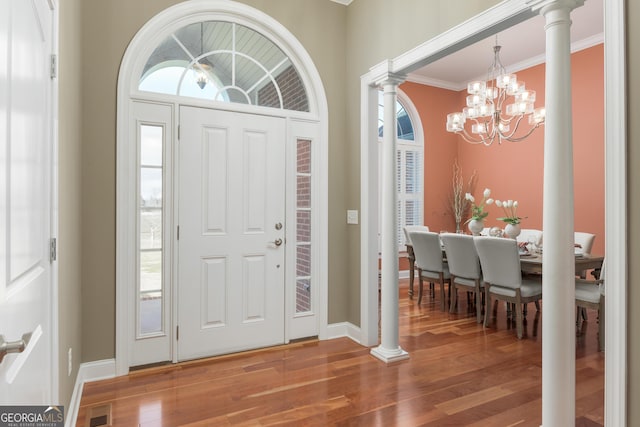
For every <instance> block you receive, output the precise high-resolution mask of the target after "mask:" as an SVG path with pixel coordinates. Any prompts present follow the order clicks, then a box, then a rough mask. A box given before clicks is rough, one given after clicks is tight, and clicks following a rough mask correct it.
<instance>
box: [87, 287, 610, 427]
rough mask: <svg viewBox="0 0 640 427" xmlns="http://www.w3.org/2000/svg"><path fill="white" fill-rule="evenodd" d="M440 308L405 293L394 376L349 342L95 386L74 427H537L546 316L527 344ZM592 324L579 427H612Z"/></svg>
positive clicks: (168, 369) (579, 355)
mask: <svg viewBox="0 0 640 427" xmlns="http://www.w3.org/2000/svg"><path fill="white" fill-rule="evenodd" d="M436 295H439V293H436ZM437 298H438V297H436V301H434V300H433V298H431V297H430V296H428V295H427V296H426V297H425V298H424V299H423V302H422V305H421V306H418V305H417V302H416V300H413V301H411V300H409V299H408V298H407V283H406V281H402V282H401V289H400V301H401V303H400V304H401V308H400V317H401V319H400V329H401V333H400V335H401V338H400V345H401V346H402V348H404V349H405V350H407V351H408V352H409V354H410V359H409V360H406V361H402V362H398V363H395V364H391V365H389V366H387V365H385V364H384V363H382V362H380V361H378V360H377V359H375V358H374V357H372V356H371V355H370V354H369V349H368V348H365V347H362V346H360V345H358V344H356V343H355V342H353V341H351V340H350V339H347V338H340V339H335V340H329V341H317V340H311V341H305V342H299V343H294V344H290V345H287V346H280V347H275V348H270V349H265V350H259V351H252V352H247V353H243V354H237V355H231V356H224V357H218V358H211V359H206V360H198V361H192V362H185V363H180V364H177V365H170V366H165V367H156V368H149V369H145V370H141V371H136V372H133V373H131V374H130V375H128V376H126V377H119V378H115V379H111V380H105V381H99V382H94V383H89V384H86V385H85V387H84V390H83V395H82V401H81V406H80V410H79V414H78V420H77V426H78V427H85V426H88V425H90V424H89V414H90V413H91V410H92V408H96V407H98V408H99V407H103V406H105V405H110V407H109V406H108V409H109V410H110V414H111V419H112V425H114V426H143V427H150V426H170V427H174V426H190V427H194V426H230V425H242V426H271V425H279V426H329V425H331V426H422V425H429V426H482V427H486V426H500V427H502V426H536V427H538V426H539V425H540V423H541V376H542V370H541V342H542V341H541V333H542V332H541V329H542V322H541V316H542V315H543V313H538V314H536V311H535V308H534V307H533V304H530V307H529V314H528V319H527V323H526V326H525V337H524V339H522V340H518V339H517V338H516V334H515V333H516V331H515V324H514V322H511V321H508V320H507V318H506V314H505V312H504V309H503V304H497V305H496V306H495V307H494V310H495V311H496V315H497V317H496V319H494V321H493V322H492V324H491V325H490V326H489V327H488V328H483V327H482V325H478V324H477V323H476V322H475V311H474V309H473V308H470V307H467V302H466V297H464V293H462V292H461V293H460V298H459V300H460V302H459V308H458V312H457V313H455V314H450V313H444V312H441V311H440V309H439V307H440V304H439V301H437ZM542 312H544V307H543V308H542ZM588 315H589V322H586V323H585V324H584V325H583V329H582V331H581V333H580V334H579V335H578V336H577V337H576V426H585V427H591V426H602V425H603V424H604V353H600V352H598V351H597V335H596V333H597V329H598V328H597V323H596V318H597V313H596V312H595V311H591V310H590V311H589V312H588ZM102 409H104V408H102ZM98 425H99V424H98Z"/></svg>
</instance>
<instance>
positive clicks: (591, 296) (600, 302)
mask: <svg viewBox="0 0 640 427" xmlns="http://www.w3.org/2000/svg"><path fill="white" fill-rule="evenodd" d="M604 296H605V288H604V262H603V263H602V268H601V269H600V277H599V279H598V280H586V279H581V278H576V309H577V310H578V315H577V318H576V322H577V325H578V330H580V326H581V322H580V314H579V312H580V311H582V310H583V309H585V308H592V309H595V310H598V348H599V349H600V351H604ZM585 320H586V316H585Z"/></svg>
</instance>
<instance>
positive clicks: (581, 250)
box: [573, 231, 596, 279]
mask: <svg viewBox="0 0 640 427" xmlns="http://www.w3.org/2000/svg"><path fill="white" fill-rule="evenodd" d="M573 236H574V237H573V241H574V250H575V253H576V255H589V254H591V248H592V247H593V241H594V240H595V239H596V235H595V234H591V233H584V232H581V231H576V232H574V233H573ZM576 276H578V277H581V278H583V279H585V278H586V277H587V272H586V271H576Z"/></svg>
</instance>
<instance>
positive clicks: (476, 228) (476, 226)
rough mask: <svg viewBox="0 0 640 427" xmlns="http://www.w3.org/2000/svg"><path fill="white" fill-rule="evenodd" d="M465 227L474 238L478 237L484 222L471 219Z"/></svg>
mask: <svg viewBox="0 0 640 427" xmlns="http://www.w3.org/2000/svg"><path fill="white" fill-rule="evenodd" d="M467 227H469V231H470V232H471V234H473V235H474V236H479V235H480V232H481V231H482V229H483V228H484V221H482V220H481V219H472V220H471V221H469V225H467Z"/></svg>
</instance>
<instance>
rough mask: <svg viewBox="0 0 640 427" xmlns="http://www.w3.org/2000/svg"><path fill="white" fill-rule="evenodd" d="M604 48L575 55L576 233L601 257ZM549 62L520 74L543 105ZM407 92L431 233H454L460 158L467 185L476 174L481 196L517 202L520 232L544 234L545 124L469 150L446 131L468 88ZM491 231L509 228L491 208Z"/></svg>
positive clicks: (410, 86) (407, 86)
mask: <svg viewBox="0 0 640 427" xmlns="http://www.w3.org/2000/svg"><path fill="white" fill-rule="evenodd" d="M603 61H604V50H603V45H602V44H600V45H597V46H594V47H591V48H589V49H585V50H582V51H580V52H577V53H575V54H573V55H572V63H571V65H572V79H573V87H572V97H573V117H574V120H573V147H574V178H575V180H574V182H575V187H574V192H575V199H574V203H575V229H576V230H577V231H586V232H591V233H594V234H596V236H597V237H596V240H595V242H594V247H593V250H592V252H594V253H604V240H605V239H604V62H603ZM544 72H545V67H544V64H542V65H538V66H535V67H532V68H529V69H526V70H523V71H520V72H518V73H517V75H518V80H523V81H524V82H526V85H527V88H528V89H533V90H535V91H536V93H537V100H536V103H535V105H536V107H537V106H542V105H544V78H545V76H544ZM401 88H402V90H403V91H404V92H405V93H406V94H407V95H408V96H409V97H410V98H411V100H412V102H413V103H414V104H415V106H416V108H417V109H418V111H419V113H420V118H421V120H422V126H423V130H424V137H425V210H424V212H425V215H424V220H425V224H426V225H428V226H429V227H430V228H431V229H432V230H434V231H440V230H453V229H454V228H455V225H454V221H453V218H451V216H450V215H449V214H448V213H447V196H448V195H449V194H450V192H451V175H452V172H451V167H452V164H453V160H454V159H455V157H456V156H457V157H458V161H459V163H460V166H461V167H462V171H463V175H464V177H465V180H466V179H468V177H469V176H470V174H471V173H472V172H473V170H477V173H478V184H477V187H476V192H475V193H476V194H475V196H476V198H478V197H481V194H482V190H483V189H484V188H487V187H488V188H490V189H491V191H492V197H494V198H497V199H501V200H502V199H513V200H518V203H519V208H518V214H519V216H523V217H526V219H524V220H523V221H522V225H521V226H522V228H537V229H542V190H543V144H544V127H541V128H539V129H537V130H536V131H535V132H534V134H533V135H531V136H530V137H529V138H527V139H526V140H524V141H523V142H520V143H512V142H505V143H503V144H502V145H499V144H497V143H494V144H493V145H492V146H490V147H485V146H483V145H472V144H468V143H467V142H465V141H464V140H463V139H462V138H461V137H458V136H456V135H452V134H449V133H447V132H446V131H445V123H446V115H447V114H448V113H450V112H453V111H459V110H461V109H462V107H463V105H464V98H465V96H466V91H461V92H453V91H449V90H446V89H438V88H433V87H429V86H424V85H420V84H416V83H410V82H407V83H404V84H403V85H402V86H401ZM523 124H524V122H523ZM488 211H489V216H488V217H487V220H485V225H486V226H494V225H499V226H503V225H504V224H503V223H501V222H500V221H497V220H496V218H497V217H499V216H502V212H501V210H500V209H498V208H497V207H496V206H490V207H489V208H488Z"/></svg>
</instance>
